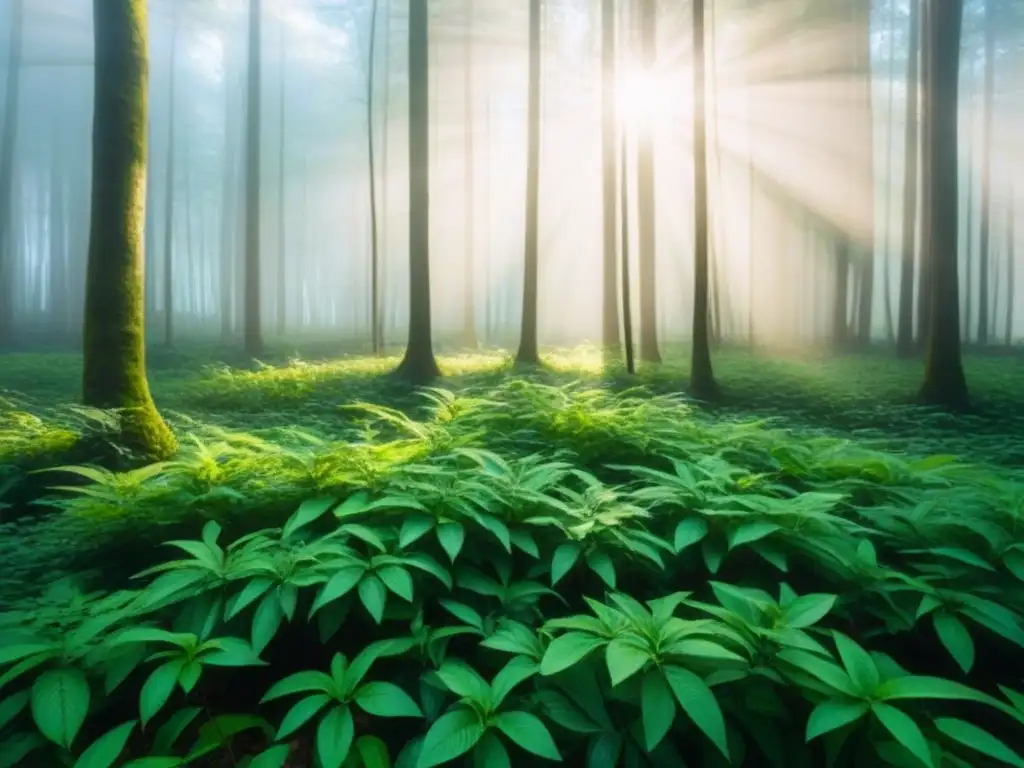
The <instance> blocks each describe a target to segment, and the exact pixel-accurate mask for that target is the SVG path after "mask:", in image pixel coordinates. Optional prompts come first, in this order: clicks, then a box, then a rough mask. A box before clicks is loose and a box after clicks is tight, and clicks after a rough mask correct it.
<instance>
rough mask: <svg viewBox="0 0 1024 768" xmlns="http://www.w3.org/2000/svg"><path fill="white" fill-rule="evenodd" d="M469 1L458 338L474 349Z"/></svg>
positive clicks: (465, 42)
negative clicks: (459, 328)
mask: <svg viewBox="0 0 1024 768" xmlns="http://www.w3.org/2000/svg"><path fill="white" fill-rule="evenodd" d="M473 7H474V3H473V0H466V7H465V13H466V34H465V35H464V36H463V47H462V90H463V101H464V103H465V109H466V136H465V140H464V142H463V151H464V153H465V154H464V155H463V172H464V180H463V193H464V195H465V198H464V200H463V233H462V237H463V242H464V247H465V259H464V261H465V274H464V275H463V277H462V280H463V304H462V306H463V312H464V315H463V321H462V334H463V344H464V345H465V346H466V347H469V348H470V349H476V347H477V346H478V341H477V336H476V276H475V275H476V268H475V266H474V262H475V259H476V239H475V238H476V230H475V227H474V214H475V210H474V207H473V199H474V196H473V195H474V185H473V155H474V152H475V148H474V142H473V138H474V137H473V115H474V114H475V113H474V110H473V44H474V37H473V36H474V33H475V30H474V26H475V25H474V16H473Z"/></svg>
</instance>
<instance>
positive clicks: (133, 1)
mask: <svg viewBox="0 0 1024 768" xmlns="http://www.w3.org/2000/svg"><path fill="white" fill-rule="evenodd" d="M93 23H94V36H95V46H96V47H95V51H96V52H95V61H96V63H95V75H94V77H95V91H94V94H95V96H94V98H95V111H94V113H93V135H92V162H93V168H94V171H93V174H92V212H91V215H90V226H89V258H88V267H87V274H86V298H85V327H84V338H83V341H84V346H83V350H84V370H83V376H82V399H83V402H84V403H85V404H86V405H89V406H93V407H96V408H119V409H123V410H122V411H121V431H122V438H123V440H124V441H125V443H126V444H127V445H129V446H130V447H132V448H134V449H135V450H137V451H138V452H140V453H144V454H146V455H149V456H152V457H166V456H168V455H170V454H171V453H172V452H173V451H174V449H175V439H174V435H173V434H172V433H171V431H170V429H169V428H168V427H167V425H166V424H165V423H164V421H163V419H162V418H161V417H160V414H159V413H157V410H156V406H155V405H154V404H153V399H152V397H151V396H150V393H149V385H148V384H147V382H146V352H145V343H144V338H143V336H144V333H145V331H144V307H143V301H144V299H143V296H144V286H143V276H142V275H143V258H144V255H143V239H142V238H143V228H144V222H145V201H146V112H147V102H146V98H147V97H146V81H147V79H148V78H147V66H148V53H147V33H146V3H145V0H106V2H96V3H93Z"/></svg>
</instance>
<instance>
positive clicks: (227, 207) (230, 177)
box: [218, 57, 238, 340]
mask: <svg viewBox="0 0 1024 768" xmlns="http://www.w3.org/2000/svg"><path fill="white" fill-rule="evenodd" d="M225 58H226V57H225ZM228 65H229V60H227V59H226V61H225V65H224V146H223V158H224V160H223V163H224V188H223V190H222V191H221V200H220V256H219V258H218V264H219V265H220V277H219V286H220V335H221V339H223V340H227V339H228V338H229V337H230V336H231V330H232V325H233V322H232V321H233V319H234V306H233V303H232V300H233V298H234V290H233V288H234V282H235V241H236V239H237V238H236V234H237V230H238V219H237V216H236V210H235V208H236V206H235V196H236V195H237V186H238V185H237V184H236V173H237V168H236V162H237V161H236V153H235V149H234V148H235V142H234V141H233V139H234V134H235V131H234V130H233V128H234V127H235V121H234V119H233V115H234V114H235V112H234V110H232V109H231V104H232V100H231V94H232V92H233V90H234V88H233V83H232V82H231V81H232V80H234V78H233V77H231V72H230V70H229V69H228Z"/></svg>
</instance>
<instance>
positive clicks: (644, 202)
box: [636, 0, 661, 363]
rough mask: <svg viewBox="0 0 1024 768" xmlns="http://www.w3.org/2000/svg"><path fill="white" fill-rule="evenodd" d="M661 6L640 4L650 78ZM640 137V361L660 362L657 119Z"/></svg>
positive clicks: (646, 118)
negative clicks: (655, 146)
mask: <svg viewBox="0 0 1024 768" xmlns="http://www.w3.org/2000/svg"><path fill="white" fill-rule="evenodd" d="M657 19H658V4H657V2H656V0H641V2H640V57H641V63H642V66H643V69H644V74H645V76H646V77H652V76H653V72H654V64H655V60H656V59H657V55H658V52H657V24H658V21H657ZM640 117H641V123H640V130H639V135H638V136H637V145H638V146H637V161H636V162H637V165H636V174H637V180H636V183H637V207H638V209H639V210H638V212H637V226H638V230H639V231H638V235H639V240H640V243H639V245H640V254H639V256H640V260H639V261H640V264H639V266H640V274H639V279H640V280H639V282H640V359H641V360H643V361H644V362H648V363H660V362H661V352H660V351H659V350H658V291H657V285H658V279H657V266H656V265H657V246H656V242H657V240H656V238H655V224H654V222H655V211H656V203H655V197H654V195H655V192H654V189H655V187H654V120H653V116H651V115H647V114H644V115H641V116H640Z"/></svg>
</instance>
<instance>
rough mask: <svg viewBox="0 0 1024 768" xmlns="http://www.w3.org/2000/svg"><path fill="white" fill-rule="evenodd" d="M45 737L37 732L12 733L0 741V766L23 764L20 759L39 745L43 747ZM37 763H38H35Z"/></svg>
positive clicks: (7, 766) (13, 767) (3, 767)
mask: <svg viewBox="0 0 1024 768" xmlns="http://www.w3.org/2000/svg"><path fill="white" fill-rule="evenodd" d="M46 744H47V741H46V739H44V738H43V737H42V736H40V735H39V734H38V733H14V734H12V735H11V736H9V737H7V738H6V739H4V740H3V741H0V768H15V766H24V765H25V763H23V762H22V760H24V759H25V757H26V756H27V755H29V754H31V753H32V752H35V751H36V750H37V749H39V748H40V747H45V746H46ZM35 765H38V763H35Z"/></svg>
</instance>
